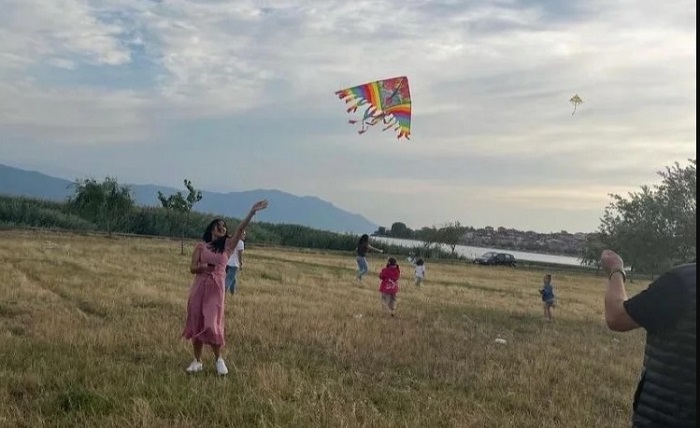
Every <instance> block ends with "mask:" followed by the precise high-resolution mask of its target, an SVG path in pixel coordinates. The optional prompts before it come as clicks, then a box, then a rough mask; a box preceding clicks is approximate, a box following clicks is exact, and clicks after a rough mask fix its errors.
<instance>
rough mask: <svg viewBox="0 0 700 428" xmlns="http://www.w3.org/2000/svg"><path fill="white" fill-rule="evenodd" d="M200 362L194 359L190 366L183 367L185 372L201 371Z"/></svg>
mask: <svg viewBox="0 0 700 428" xmlns="http://www.w3.org/2000/svg"><path fill="white" fill-rule="evenodd" d="M202 368H203V366H202V363H201V362H200V361H197V360H194V361H192V362H191V363H190V366H189V367H187V369H185V371H186V372H187V373H196V372H201V371H202Z"/></svg>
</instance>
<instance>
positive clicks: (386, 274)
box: [379, 257, 401, 317]
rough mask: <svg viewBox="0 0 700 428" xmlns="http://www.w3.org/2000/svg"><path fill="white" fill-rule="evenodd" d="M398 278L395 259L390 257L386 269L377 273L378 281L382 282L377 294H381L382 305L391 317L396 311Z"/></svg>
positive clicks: (398, 270) (399, 274) (397, 267)
mask: <svg viewBox="0 0 700 428" xmlns="http://www.w3.org/2000/svg"><path fill="white" fill-rule="evenodd" d="M400 277H401V270H400V269H399V265H398V264H397V263H396V259H395V258H393V257H390V258H389V261H388V263H387V264H386V267H385V268H384V269H382V271H381V272H380V273H379V279H381V280H382V282H381V284H380V285H379V292H380V293H381V294H382V305H383V306H384V307H385V308H387V309H388V310H389V313H390V314H391V316H392V317H393V316H394V311H396V294H397V293H398V292H399V278H400Z"/></svg>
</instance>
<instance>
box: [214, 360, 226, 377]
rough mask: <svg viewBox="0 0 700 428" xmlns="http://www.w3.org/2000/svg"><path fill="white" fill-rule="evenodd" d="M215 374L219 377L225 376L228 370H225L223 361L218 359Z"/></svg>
mask: <svg viewBox="0 0 700 428" xmlns="http://www.w3.org/2000/svg"><path fill="white" fill-rule="evenodd" d="M216 372H217V373H218V374H219V376H225V375H227V374H228V368H226V363H224V359H223V358H221V357H219V359H218V360H216Z"/></svg>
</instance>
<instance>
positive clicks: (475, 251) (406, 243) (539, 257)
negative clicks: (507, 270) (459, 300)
mask: <svg viewBox="0 0 700 428" xmlns="http://www.w3.org/2000/svg"><path fill="white" fill-rule="evenodd" d="M370 239H371V240H373V241H376V242H385V243H387V244H391V245H399V246H402V247H415V246H419V245H423V243H422V242H421V241H414V240H412V239H397V238H387V237H385V236H372V237H371V238H370ZM440 247H441V248H442V249H443V250H445V251H450V247H448V246H447V245H444V244H440ZM489 251H495V252H498V253H509V254H512V255H513V256H514V257H515V259H516V260H527V261H531V262H540V263H552V264H558V265H567V266H581V259H579V258H578V257H570V256H559V255H554V254H538V253H528V252H525V251H512V250H502V249H498V248H480V247H469V246H467V245H457V246H456V247H455V252H456V253H457V254H459V255H461V256H465V257H468V258H470V259H474V258H476V257H479V256H480V255H482V254H484V253H487V252H489Z"/></svg>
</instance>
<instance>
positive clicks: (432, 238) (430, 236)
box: [416, 226, 440, 256]
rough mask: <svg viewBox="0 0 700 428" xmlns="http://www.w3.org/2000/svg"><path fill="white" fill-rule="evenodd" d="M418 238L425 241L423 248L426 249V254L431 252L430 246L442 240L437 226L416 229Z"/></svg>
mask: <svg viewBox="0 0 700 428" xmlns="http://www.w3.org/2000/svg"><path fill="white" fill-rule="evenodd" d="M416 238H417V239H418V240H420V241H423V250H424V251H425V254H424V255H425V256H428V255H429V253H430V248H431V247H433V246H434V245H435V244H436V243H438V242H440V233H439V231H438V229H437V228H436V227H435V226H431V227H423V228H421V230H418V231H416Z"/></svg>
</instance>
